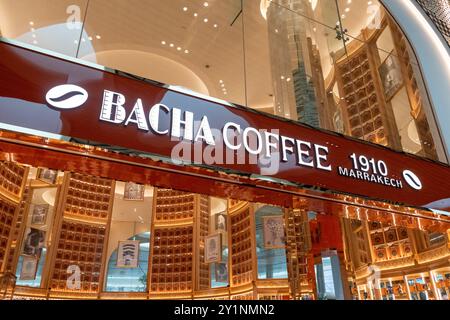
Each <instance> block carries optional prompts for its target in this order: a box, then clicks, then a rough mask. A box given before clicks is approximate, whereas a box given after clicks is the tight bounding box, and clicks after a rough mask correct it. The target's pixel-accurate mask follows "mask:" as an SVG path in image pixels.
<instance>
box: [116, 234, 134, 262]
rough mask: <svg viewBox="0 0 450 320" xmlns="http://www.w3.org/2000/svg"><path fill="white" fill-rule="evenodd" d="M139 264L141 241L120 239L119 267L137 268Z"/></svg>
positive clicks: (118, 250)
mask: <svg viewBox="0 0 450 320" xmlns="http://www.w3.org/2000/svg"><path fill="white" fill-rule="evenodd" d="M138 264H139V241H138V240H125V241H119V247H118V249H117V267H118V268H137V266H138Z"/></svg>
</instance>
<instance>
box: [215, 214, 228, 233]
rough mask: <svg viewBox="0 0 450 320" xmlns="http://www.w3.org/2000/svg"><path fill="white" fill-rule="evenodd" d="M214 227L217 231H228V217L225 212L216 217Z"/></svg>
mask: <svg viewBox="0 0 450 320" xmlns="http://www.w3.org/2000/svg"><path fill="white" fill-rule="evenodd" d="M214 226H215V230H216V231H224V232H226V231H227V215H226V214H225V213H224V212H221V213H216V214H215V215H214Z"/></svg>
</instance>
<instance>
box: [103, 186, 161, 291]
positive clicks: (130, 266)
mask: <svg viewBox="0 0 450 320" xmlns="http://www.w3.org/2000/svg"><path fill="white" fill-rule="evenodd" d="M134 190H138V191H139V192H138V193H137V194H135V193H133V192H134ZM152 201H153V188H152V187H151V186H149V185H140V184H134V183H130V182H121V181H116V186H115V193H114V204H113V209H112V220H111V229H110V233H109V240H108V251H107V257H108V260H107V261H108V262H107V263H108V268H107V272H106V279H105V291H108V292H145V291H146V290H147V273H148V265H149V255H150V223H151V217H152Z"/></svg>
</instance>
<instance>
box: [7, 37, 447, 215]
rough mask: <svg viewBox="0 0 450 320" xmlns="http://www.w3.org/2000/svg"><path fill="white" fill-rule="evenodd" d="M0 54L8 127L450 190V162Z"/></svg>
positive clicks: (352, 186)
mask: <svg viewBox="0 0 450 320" xmlns="http://www.w3.org/2000/svg"><path fill="white" fill-rule="evenodd" d="M0 57H1V59H0V74H1V77H0V123H2V126H3V128H8V129H11V130H18V131H27V130H28V129H33V130H38V131H40V132H46V133H51V134H57V135H62V136H68V137H73V138H78V139H83V140H88V141H92V142H99V143H103V144H109V145H112V146H121V147H125V148H129V149H133V150H138V151H142V152H146V153H151V154H156V155H160V156H165V157H170V158H171V159H172V160H173V161H179V160H184V161H190V162H191V163H194V164H202V165H205V164H206V165H210V166H211V167H214V168H216V169H217V170H223V169H226V170H232V171H236V172H240V173H245V174H257V175H264V176H272V177H275V178H279V179H283V180H287V181H290V182H294V183H298V184H301V185H305V186H311V187H320V188H323V189H330V190H335V191H340V192H347V193H352V194H356V195H362V196H367V197H372V198H377V199H383V200H391V201H395V202H403V203H407V204H410V205H418V206H426V205H427V204H430V203H432V202H434V203H439V204H442V203H444V204H445V203H447V202H448V200H449V198H450V168H449V167H448V166H444V165H440V164H437V163H433V162H430V161H427V160H420V159H418V158H415V157H411V156H406V155H404V154H401V153H397V152H393V151H390V150H388V149H386V148H383V147H379V146H375V145H371V144H368V143H364V142H359V141H355V140H353V139H347V138H344V137H342V136H339V135H336V134H333V133H328V132H323V131H320V130H317V129H312V128H310V127H307V126H303V125H301V124H297V123H293V122H290V121H285V120H282V119H278V118H274V117H270V116H265V115H263V114H259V113H255V112H252V111H250V110H247V109H245V108H241V107H235V106H231V105H227V104H226V103H223V104H222V103H219V102H216V101H210V100H206V99H202V98H198V97H194V96H192V95H188V94H183V93H179V92H176V91H172V90H169V89H167V88H164V87H160V86H156V85H153V84H149V83H146V82H143V81H139V80H134V79H131V78H128V77H124V76H120V75H116V74H113V73H110V72H106V71H103V70H98V69H94V68H91V67H87V66H84V65H79V64H76V63H73V62H69V61H65V60H61V59H58V58H55V57H51V56H47V55H44V54H41V53H37V52H33V51H29V50H27V49H23V48H19V47H15V46H13V45H11V44H6V43H0ZM19 127H20V128H19ZM24 128H26V129H24ZM444 206H445V205H444ZM436 209H442V208H436Z"/></svg>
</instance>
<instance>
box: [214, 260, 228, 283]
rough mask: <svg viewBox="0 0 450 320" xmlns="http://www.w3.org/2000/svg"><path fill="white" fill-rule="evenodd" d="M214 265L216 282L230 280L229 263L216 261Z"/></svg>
mask: <svg viewBox="0 0 450 320" xmlns="http://www.w3.org/2000/svg"><path fill="white" fill-rule="evenodd" d="M214 267H215V268H214V271H215V276H216V282H228V264H226V263H216V264H215V265H214Z"/></svg>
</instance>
